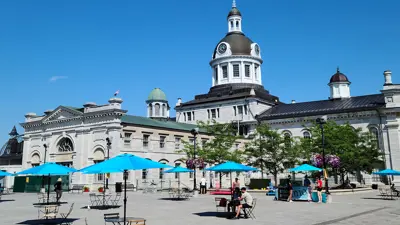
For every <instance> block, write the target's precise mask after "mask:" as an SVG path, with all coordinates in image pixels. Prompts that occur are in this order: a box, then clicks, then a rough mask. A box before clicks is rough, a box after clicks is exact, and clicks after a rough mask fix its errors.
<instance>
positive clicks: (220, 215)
mask: <svg viewBox="0 0 400 225" xmlns="http://www.w3.org/2000/svg"><path fill="white" fill-rule="evenodd" d="M193 215H197V216H201V217H218V218H229V217H231V216H232V213H228V212H212V211H210V212H200V213H193Z"/></svg>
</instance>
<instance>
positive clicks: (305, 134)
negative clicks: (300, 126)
mask: <svg viewBox="0 0 400 225" xmlns="http://www.w3.org/2000/svg"><path fill="white" fill-rule="evenodd" d="M303 138H306V139H310V138H311V134H310V132H308V131H304V132H303Z"/></svg>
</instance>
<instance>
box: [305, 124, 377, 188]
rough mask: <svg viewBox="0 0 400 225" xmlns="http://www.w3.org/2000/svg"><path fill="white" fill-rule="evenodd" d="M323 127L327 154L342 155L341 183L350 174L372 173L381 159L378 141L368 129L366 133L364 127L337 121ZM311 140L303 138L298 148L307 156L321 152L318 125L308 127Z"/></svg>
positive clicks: (339, 169) (320, 137) (320, 134)
mask: <svg viewBox="0 0 400 225" xmlns="http://www.w3.org/2000/svg"><path fill="white" fill-rule="evenodd" d="M323 126H324V136H325V154H326V155H327V154H333V155H337V156H339V157H340V161H341V165H340V168H338V171H339V173H340V175H341V178H342V179H341V180H342V182H343V181H344V176H345V174H347V173H351V174H357V175H358V177H359V174H360V172H369V173H370V172H372V170H373V169H374V168H376V166H377V164H378V163H380V162H381V155H382V154H381V153H380V152H379V149H378V146H377V142H376V141H375V140H374V139H373V137H372V135H371V134H370V133H369V132H363V131H362V129H361V128H358V129H354V128H353V127H352V126H350V124H348V123H346V124H343V125H339V124H337V123H335V122H334V121H328V122H327V123H326V124H324V125H323ZM308 129H309V130H310V132H311V139H309V140H304V139H302V140H300V143H301V144H300V145H298V149H300V150H299V151H301V152H302V154H303V155H304V156H305V157H308V159H309V156H311V154H313V153H319V154H322V133H321V128H320V125H319V124H313V125H312V126H310V127H308Z"/></svg>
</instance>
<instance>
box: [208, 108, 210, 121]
mask: <svg viewBox="0 0 400 225" xmlns="http://www.w3.org/2000/svg"><path fill="white" fill-rule="evenodd" d="M207 118H208V119H210V110H209V109H207Z"/></svg>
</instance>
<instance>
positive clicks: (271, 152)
mask: <svg viewBox="0 0 400 225" xmlns="http://www.w3.org/2000/svg"><path fill="white" fill-rule="evenodd" d="M292 142H293V140H292V139H291V138H290V137H286V138H285V137H283V136H282V135H281V134H280V133H278V132H277V131H276V130H272V129H271V128H270V127H269V126H268V125H267V124H263V123H262V124H259V125H258V126H257V127H256V131H255V133H254V137H253V140H252V141H251V142H250V143H248V144H247V145H246V148H245V154H246V156H247V161H248V163H249V164H250V165H252V166H254V167H257V168H260V170H261V173H262V174H264V172H268V173H271V174H272V175H273V176H274V179H275V182H277V179H278V174H279V173H280V172H283V170H284V169H285V168H284V166H283V164H284V163H285V162H290V161H291V160H293V161H294V160H295V158H296V155H295V154H294V153H293V149H294V148H293V146H292V145H291V143H292ZM291 154H292V155H291ZM262 177H263V175H262Z"/></svg>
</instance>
